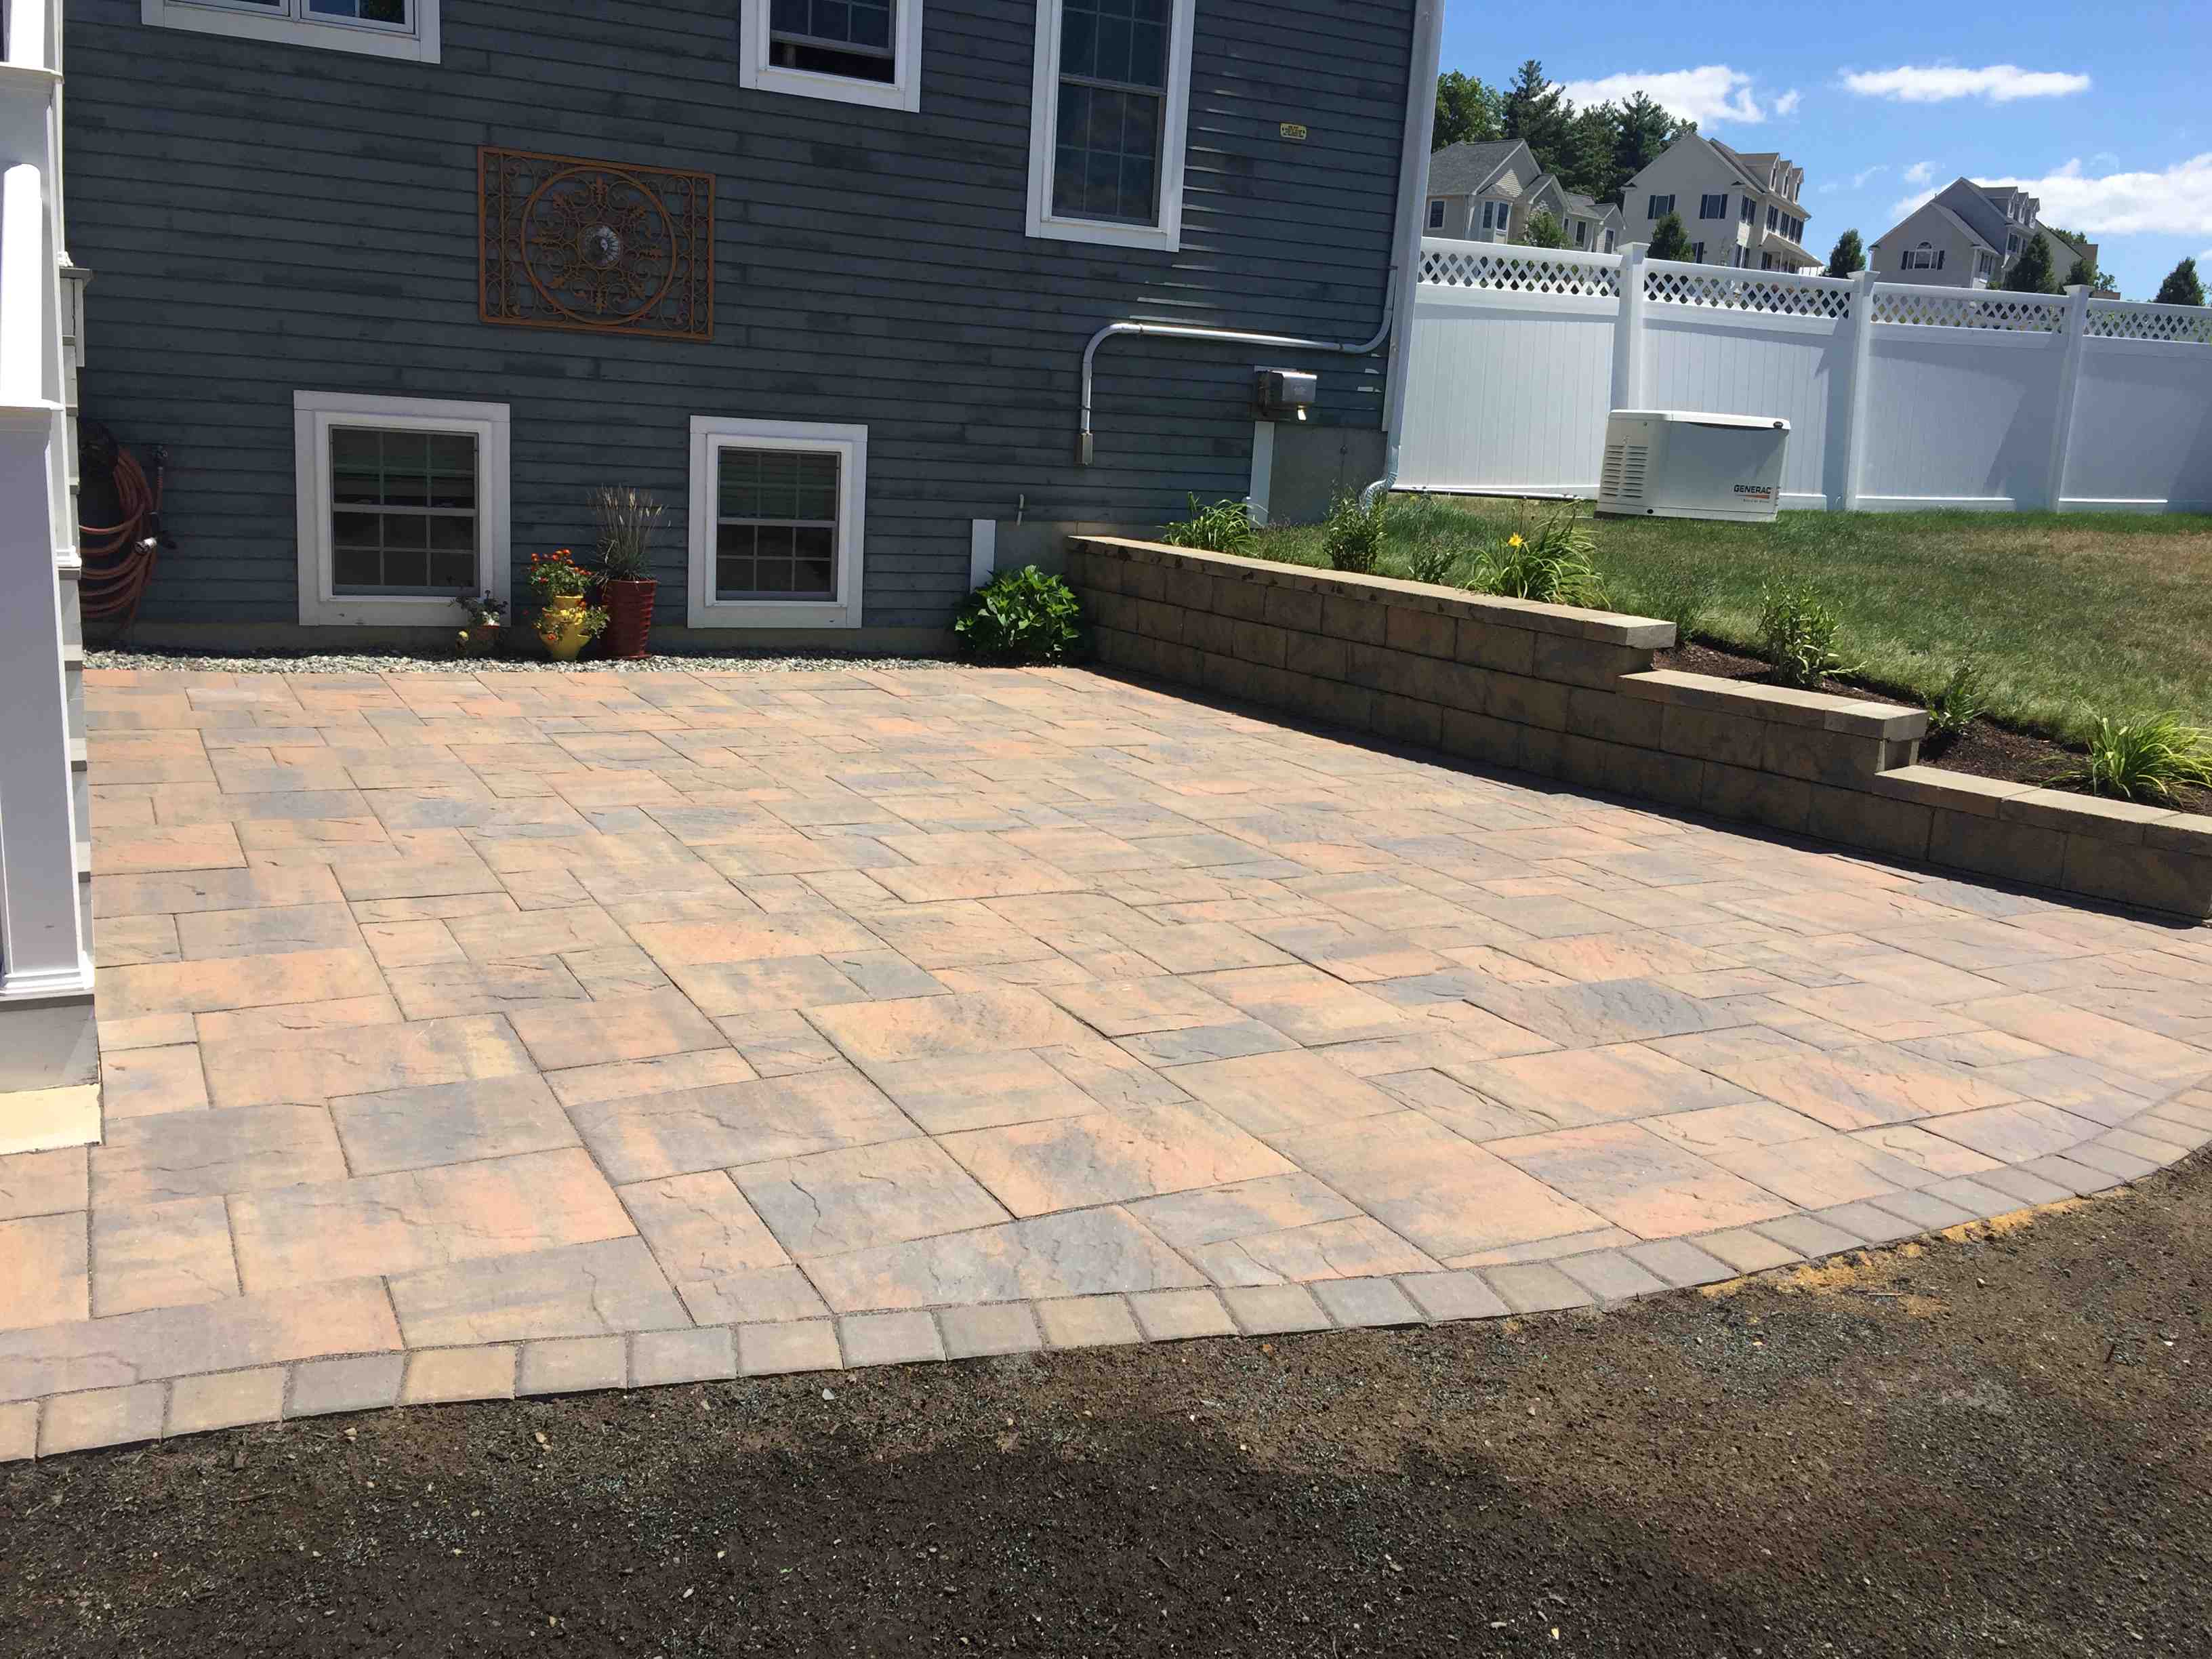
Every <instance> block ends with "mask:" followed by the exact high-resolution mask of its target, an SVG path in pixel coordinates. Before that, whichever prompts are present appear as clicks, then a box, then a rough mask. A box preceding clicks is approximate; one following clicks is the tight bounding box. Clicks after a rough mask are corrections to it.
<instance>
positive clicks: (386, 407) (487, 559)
mask: <svg viewBox="0 0 2212 1659" xmlns="http://www.w3.org/2000/svg"><path fill="white" fill-rule="evenodd" d="M292 418H293V441H294V447H295V458H296V465H297V470H298V501H299V538H300V620H301V622H302V623H307V624H309V625H316V624H320V625H324V626H331V625H344V624H363V625H374V626H381V627H391V626H395V625H398V626H415V625H420V626H441V627H442V626H456V627H457V626H459V622H458V620H457V619H458V617H459V614H460V613H459V611H456V610H455V609H454V608H453V601H454V600H455V599H458V598H459V597H460V596H461V595H463V594H465V593H489V594H490V595H491V596H492V597H493V598H495V599H501V600H504V599H507V594H508V586H509V584H508V574H509V563H510V555H509V550H508V542H507V405H506V404H463V403H447V402H444V401H441V400H435V399H431V398H384V397H376V396H367V397H363V396H358V395H356V394H353V393H349V392H295V393H293V394H292Z"/></svg>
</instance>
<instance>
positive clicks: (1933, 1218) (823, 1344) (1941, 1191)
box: [0, 1102, 2212, 1463]
mask: <svg viewBox="0 0 2212 1659" xmlns="http://www.w3.org/2000/svg"><path fill="white" fill-rule="evenodd" d="M2185 1119H2194V1120H2196V1121H2185ZM2207 1142H2212V1112H2197V1111H2195V1110H2193V1109H2191V1108H2188V1107H2185V1106H2179V1105H2177V1104H2176V1103H2172V1102H2168V1103H2164V1104H2162V1105H2161V1106H2160V1107H2158V1108H2155V1109H2153V1110H2151V1111H2148V1112H2145V1113H2143V1114H2141V1115H2139V1116H2138V1117H2136V1118H2135V1119H2133V1120H2131V1121H2130V1123H2129V1124H2128V1125H2127V1126H2125V1127H2120V1128H2116V1129H2112V1130H2109V1131H2107V1132H2106V1133H2105V1134H2103V1135H2101V1136H2100V1137H2098V1138H2097V1139H2095V1140H2093V1141H2091V1142H2088V1143H2087V1144H2086V1145H2083V1146H2076V1147H2075V1148H2074V1149H2072V1151H2071V1152H2069V1153H2068V1154H2066V1155H2064V1156H2057V1155H2053V1156H2050V1157H2046V1158H2038V1159H2035V1160H2033V1161H2032V1162H2030V1163H2027V1164H2021V1165H2017V1166H2011V1167H2008V1168H2005V1169H2002V1170H1990V1171H1986V1172H1984V1173H1983V1174H1981V1175H1979V1176H1972V1177H1963V1176H1962V1177H1958V1178H1954V1179H1953V1180H1949V1181H1943V1182H1936V1183H1935V1184H1933V1185H1931V1186H1929V1187H1927V1188H1920V1189H1917V1190H1914V1191H1909V1192H1902V1193H1896V1194H1887V1195H1885V1196H1883V1197H1881V1198H1878V1199H1869V1200H1861V1201H1859V1202H1857V1203H1851V1204H1843V1205H1837V1206H1832V1207H1830V1208H1828V1209H1826V1210H1821V1211H1817V1212H1806V1213H1801V1214H1798V1215H1793V1216H1784V1217H1782V1218H1778V1219H1776V1220H1773V1221H1766V1222H1760V1223H1759V1224H1757V1225H1753V1226H1750V1227H1743V1228H1734V1229H1729V1230H1727V1231H1721V1232H1715V1233H1708V1234H1705V1235H1703V1236H1701V1237H1695V1238H1675V1239H1661V1240H1656V1241H1653V1242H1650V1243H1643V1244H1635V1245H1629V1246H1626V1247H1619V1248H1613V1249H1600V1250H1592V1251H1587V1252H1584V1253H1583V1254H1581V1255H1568V1256H1560V1257H1555V1258H1552V1259H1548V1260H1530V1261H1519V1262H1510V1263H1506V1264H1503V1265H1498V1266H1493V1267H1483V1268H1467V1269H1461V1270H1458V1271H1452V1272H1443V1273H1405V1274H1400V1275H1397V1276H1395V1277H1373V1278H1357V1279H1324V1280H1318V1281H1312V1282H1309V1283H1304V1284H1279V1285H1241V1286H1231V1287H1229V1288H1226V1289H1221V1290H1213V1289H1190V1290H1161V1291H1136V1292H1129V1293H1124V1294H1116V1295H1110V1296H1082V1297H1060V1298H1054V1299H1045V1300H1029V1301H1013V1302H998V1303H987V1304H977V1305H971V1306H960V1307H942V1308H935V1309H912V1310H897V1311H889V1312H877V1313H858V1314H847V1315H843V1316H836V1317H831V1318H826V1319H825V1318H817V1319H800V1320H787V1321H781V1322H771V1323H761V1324H745V1325H734V1326H731V1325H718V1326H708V1327H691V1328H671V1329H664V1330H647V1331H636V1332H631V1333H626V1334H605V1335H596V1336H578V1337H556V1338H546V1339H542V1340H534V1341H516V1342H499V1343H489V1344H483V1345H480V1346H464V1347H442V1348H436V1347H433V1348H415V1349H394V1350H392V1351H389V1352H377V1353H361V1354H348V1355H337V1356H325V1357H318V1358H305V1359H300V1360H296V1361H293V1362H291V1363H289V1364H269V1365H261V1366H254V1367H249V1368H246V1369H243V1370H228V1371H213V1372H204V1373H200V1374H196V1375H192V1376H179V1377H174V1378H167V1379H160V1380H151V1381H147V1382H143V1383H132V1384H128V1385H125V1386H122V1387H114V1388H105V1389H85V1390H82V1391H79V1392H76V1393H71V1394H59V1395H51V1396H49V1397H48V1398H46V1400H44V1401H38V1400H27V1401H20V1402H18V1403H16V1404H14V1405H0V1463H4V1462H11V1461H21V1460H23V1459H27V1458H31V1457H33V1456H37V1457H51V1456H58V1455H63V1454H66V1453H69V1452H75V1451H87V1450H92V1449H97V1448H100V1447H107V1446H118V1445H126V1444H131V1443H138V1442H143V1441H149V1440H155V1439H160V1438H162V1437H167V1436H176V1435H185V1434H198V1433H205V1432H209V1431H215V1430H219V1429H228V1428H240V1427H246V1426H249V1425H256V1424H270V1423H276V1422H282V1421H286V1420H289V1419H295V1418H306V1417H322V1416H329V1415H331V1414H334V1413H344V1412H357V1411H371V1410H377V1409H380V1408H383V1407H392V1406H426V1405H445V1404H452V1403H455V1402H459V1401H482V1400H508V1399H516V1398H521V1397H525V1396H529V1395H558V1394H575V1393H584V1392H588V1391H592V1390H599V1389H623V1388H655V1387H669V1386H674V1385H679V1384H685V1383H715V1382H730V1381H734V1380H737V1379H738V1378H750V1377H763V1376H783V1375H787V1374H791V1373H794V1372H818V1373H822V1374H823V1375H828V1374H829V1373H833V1372H836V1371H841V1370H855V1369H859V1368H861V1367H864V1366H872V1365H899V1364H927V1363H931V1362H940V1361H945V1360H960V1359H980V1358H992V1357H995V1356H1001V1355H1007V1354H1018V1353H1036V1352H1047V1351H1054V1350H1069V1349H1079V1348H1094V1347H1106V1346H1116V1345H1121V1344H1129V1343H1137V1342H1165V1341H1181V1340H1189V1339H1192V1338H1197V1337H1209V1336H1211V1337H1223V1336H1246V1337H1261V1336H1273V1335H1283V1334H1292V1333H1297V1332H1309V1331H1324V1330H1331V1329H1351V1328H1373V1327H1393V1326H1408V1325H1420V1324H1441V1323H1446V1322H1456V1321H1462V1320H1480V1319H1504V1318H1510V1317H1514V1316H1522V1315H1529V1314H1540V1313H1556V1312H1565V1311H1568V1310H1577V1309H1593V1308H1603V1307H1605V1306H1607V1305H1609V1304H1613V1303H1617V1302H1624V1301H1630V1300H1634V1299H1636V1298H1638V1297H1645V1296H1651V1295H1656V1294H1659V1293H1661V1292H1664V1291H1674V1290H1683V1289H1689V1288H1694V1287H1699V1286H1706V1285H1719V1284H1725V1283H1727V1282H1729V1281H1731V1280H1735V1279H1741V1278H1744V1277H1747V1276H1748V1275H1751V1274H1754V1273H1765V1272H1770V1271H1775V1270H1787V1269H1790V1268H1793V1267H1802V1266H1805V1265H1807V1264H1809V1263H1813V1262H1817V1261H1821V1260H1823V1259H1825V1258H1828V1257H1832V1256H1835V1255H1845V1254H1849V1253H1850V1252H1854V1251H1858V1250H1863V1249H1869V1248H1875V1247H1880V1246H1885V1245H1890V1244H1895V1243H1901V1242H1903V1241H1905V1240H1907V1239H1910V1238H1913V1237H1918V1236H1920V1235H1922V1234H1924V1233H1929V1232H1933V1231H1944V1230H1948V1229H1950V1228H1954V1227H1961V1226H1967V1225H1972V1224H1974V1223H1977V1222H1982V1221H1988V1220H1992V1219H1994V1218H1997V1217H1999V1216H2005V1215H2012V1214H2018V1213H2021V1212H2032V1211H2033V1210H2036V1209H2039V1208H2041V1207H2043V1206H2048V1205H2052V1204H2058V1203H2064V1202H2068V1201H2070V1200H2075V1199H2077V1198H2081V1197H2086V1196H2087V1195H2090V1194H2095V1193H2100V1192H2104V1191H2106V1190H2109V1189H2111V1188H2116V1187H2119V1186H2122V1185H2124V1184H2125V1183H2126V1182H2130V1181H2131V1180H2135V1179H2137V1178H2139V1177H2140V1176H2144V1175H2147V1174H2149V1173H2151V1172H2152V1171H2153V1170H2157V1169H2159V1168H2161V1167H2164V1166H2165V1165H2166V1164H2170V1163H2172V1162H2173V1161H2175V1160H2176V1159H2178V1158H2181V1157H2184V1156H2185V1155H2186V1154H2187V1153H2188V1152H2191V1151H2192V1150H2194V1149H2195V1148H2196V1147H2197V1146H2203V1145H2204V1144H2206V1143H2207Z"/></svg>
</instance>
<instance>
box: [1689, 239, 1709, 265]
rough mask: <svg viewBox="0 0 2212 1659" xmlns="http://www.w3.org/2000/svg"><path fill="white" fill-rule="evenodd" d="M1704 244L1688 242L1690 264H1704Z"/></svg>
mask: <svg viewBox="0 0 2212 1659" xmlns="http://www.w3.org/2000/svg"><path fill="white" fill-rule="evenodd" d="M1690 263H1691V264H1698V265H1701V264H1705V244H1704V243H1703V242H1692V243H1691V244H1690Z"/></svg>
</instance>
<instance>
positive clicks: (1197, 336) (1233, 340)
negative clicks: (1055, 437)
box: [1075, 292, 1397, 466]
mask: <svg viewBox="0 0 2212 1659" xmlns="http://www.w3.org/2000/svg"><path fill="white" fill-rule="evenodd" d="M1396 301H1397V295H1396V294H1395V292H1394V293H1392V294H1391V295H1389V297H1388V298H1387V299H1385V300H1384V301H1383V325H1382V326H1381V327H1380V328H1378V329H1377V330H1376V331H1375V337H1374V338H1373V339H1371V340H1369V341H1366V342H1365V343H1363V344H1360V345H1346V344H1345V343H1344V342H1342V341H1341V340H1304V339H1300V338H1299V337H1297V336H1296V335H1292V334H1247V333H1243V332H1242V331H1239V330H1237V329H1233V328H1201V327H1200V326H1199V325H1196V324H1194V323H1109V324H1107V325H1106V326H1105V327H1103V328H1102V329H1100V330H1099V331H1097V333H1096V334H1094V335H1092V336H1091V343H1090V344H1089V345H1087V346H1085V347H1084V348H1083V441H1082V443H1081V445H1080V446H1079V447H1078V449H1077V452H1076V457H1075V459H1076V460H1077V462H1078V463H1079V465H1084V466H1089V465H1091V374H1092V366H1093V364H1095V363H1096V362H1097V357H1098V348H1099V347H1100V346H1102V345H1104V344H1105V343H1106V342H1107V341H1109V340H1110V339H1112V338H1113V337H1115V335H1116V334H1150V335H1156V336H1161V337H1165V338H1168V339H1171V340H1218V341H1220V342H1221V343H1224V344H1225V345H1261V346H1284V347H1287V348H1289V349H1291V350H1294V351H1334V352H1339V353H1341V354H1342V355H1343V356H1347V357H1364V356H1366V355H1367V354H1368V353H1369V352H1370V351H1375V350H1377V349H1380V348H1381V346H1382V344H1383V342H1384V341H1385V340H1387V339H1389V337H1390V325H1391V321H1392V319H1393V318H1394V316H1395V314H1396Z"/></svg>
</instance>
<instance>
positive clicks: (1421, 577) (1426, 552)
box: [1405, 542, 1460, 587]
mask: <svg viewBox="0 0 2212 1659" xmlns="http://www.w3.org/2000/svg"><path fill="white" fill-rule="evenodd" d="M1459 558H1460V554H1459V549H1457V548H1455V547H1446V546H1444V545H1443V544H1441V543H1437V542H1430V543H1428V544H1425V545H1423V546H1420V547H1417V548H1415V549H1413V551H1412V552H1410V553H1408V554H1407V555H1406V560H1405V563H1406V580H1407V581H1410V582H1429V583H1431V584H1433V585H1434V586H1438V587H1449V586H1451V574H1452V572H1453V571H1454V570H1455V569H1456V568H1458V566H1459Z"/></svg>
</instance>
